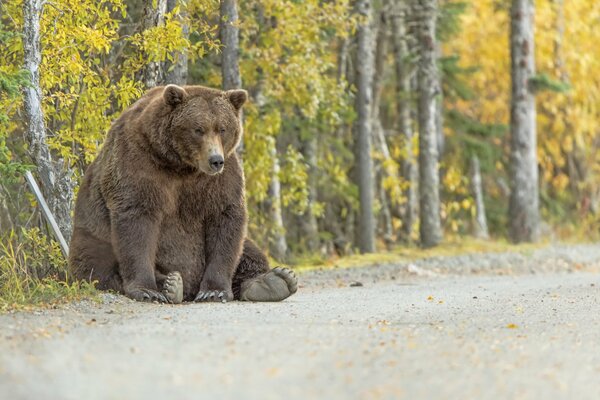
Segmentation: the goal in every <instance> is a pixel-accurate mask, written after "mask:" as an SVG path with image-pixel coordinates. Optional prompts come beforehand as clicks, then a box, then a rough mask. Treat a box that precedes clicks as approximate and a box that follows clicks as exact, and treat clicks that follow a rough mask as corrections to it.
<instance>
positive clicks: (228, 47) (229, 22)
mask: <svg viewBox="0 0 600 400" xmlns="http://www.w3.org/2000/svg"><path fill="white" fill-rule="evenodd" d="M238 23H239V18H238V10H237V1H236V0H221V25H220V32H221V44H222V45H223V50H222V52H221V74H222V75H223V90H229V89H239V88H241V87H242V76H241V75H240V65H239V53H240V38H239V35H240V32H239V28H238Z"/></svg>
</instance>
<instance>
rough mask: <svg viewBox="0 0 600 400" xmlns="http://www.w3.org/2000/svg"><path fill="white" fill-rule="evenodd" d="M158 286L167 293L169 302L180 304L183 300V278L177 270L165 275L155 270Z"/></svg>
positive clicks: (163, 292)
mask: <svg viewBox="0 0 600 400" xmlns="http://www.w3.org/2000/svg"><path fill="white" fill-rule="evenodd" d="M154 274H155V276H156V286H158V288H159V290H160V291H161V292H162V294H164V295H165V297H166V298H167V300H168V301H169V303H172V304H180V303H181V302H182V301H183V279H182V278H181V274H180V273H179V272H177V271H173V272H169V273H168V274H167V275H163V274H161V273H160V272H158V271H155V273H154Z"/></svg>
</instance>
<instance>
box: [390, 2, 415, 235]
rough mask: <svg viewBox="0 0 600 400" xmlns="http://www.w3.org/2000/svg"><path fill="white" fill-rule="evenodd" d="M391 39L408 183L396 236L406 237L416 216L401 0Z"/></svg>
mask: <svg viewBox="0 0 600 400" xmlns="http://www.w3.org/2000/svg"><path fill="white" fill-rule="evenodd" d="M392 10H393V13H392V21H391V22H392V38H393V39H392V40H393V44H394V59H395V62H394V64H395V67H396V82H397V84H396V98H397V104H398V116H399V128H400V132H401V134H402V137H403V143H404V159H403V160H402V177H403V178H404V180H406V182H407V183H408V187H407V188H406V192H405V196H406V207H405V209H404V213H403V215H402V229H401V232H400V234H399V235H398V238H399V239H402V240H406V241H410V238H411V237H412V233H413V230H414V225H415V221H416V220H417V185H418V183H417V165H416V157H415V154H414V151H413V136H414V132H413V120H412V117H411V110H412V108H413V107H412V101H411V99H410V95H411V93H412V88H411V79H412V77H411V73H410V65H409V64H408V56H409V50H408V30H407V29H406V26H407V14H408V10H409V9H408V6H407V4H406V2H405V1H398V2H396V3H395V5H394V8H393V9H392Z"/></svg>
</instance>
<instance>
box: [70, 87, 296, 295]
mask: <svg viewBox="0 0 600 400" xmlns="http://www.w3.org/2000/svg"><path fill="white" fill-rule="evenodd" d="M247 96H248V95H247V92H246V91H244V90H229V91H226V92H223V91H221V90H216V89H210V88H206V87H202V86H185V87H180V86H176V85H168V86H166V87H156V88H153V89H152V90H150V91H148V92H147V93H146V94H145V95H144V96H143V97H142V98H140V99H139V100H138V101H137V102H136V103H135V104H133V105H132V106H131V107H129V108H128V109H127V110H125V111H124V112H123V114H122V115H121V116H120V117H119V118H118V119H117V120H116V121H115V122H114V123H113V125H112V126H111V128H110V130H109V132H108V136H107V138H106V142H105V143H104V146H103V147H102V149H101V150H100V152H99V154H98V157H97V158H96V160H95V161H94V162H93V163H92V164H91V165H90V166H89V167H88V168H87V170H86V172H85V176H84V178H83V182H82V184H81V187H80V189H79V193H78V196H77V202H76V206H75V219H74V231H73V236H72V239H71V246H70V254H69V268H70V272H71V274H72V276H73V277H74V278H76V279H79V280H89V281H97V287H98V288H99V289H103V290H108V289H111V290H115V291H118V292H121V293H123V294H125V295H126V296H129V297H131V298H133V299H135V300H140V301H159V302H170V303H180V302H182V301H184V300H185V301H223V302H225V301H230V300H233V299H239V300H248V301H280V300H283V299H285V298H287V297H288V296H290V295H292V294H293V293H295V292H296V289H297V280H296V277H295V276H294V273H293V272H292V271H291V270H289V269H286V268H275V269H270V268H269V265H268V261H267V258H266V257H265V255H264V254H263V253H262V252H261V251H260V250H259V249H258V248H257V247H256V245H255V244H254V243H253V242H251V241H250V240H248V239H247V238H246V227H247V214H246V204H245V199H244V175H243V172H242V168H241V165H240V161H239V159H238V156H237V154H236V147H237V146H238V144H239V142H240V138H241V136H242V126H241V123H240V110H241V108H242V105H243V104H244V103H245V102H246V100H247Z"/></svg>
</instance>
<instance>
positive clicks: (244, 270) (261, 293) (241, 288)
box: [232, 239, 298, 301]
mask: <svg viewBox="0 0 600 400" xmlns="http://www.w3.org/2000/svg"><path fill="white" fill-rule="evenodd" d="M232 288H233V295H234V298H235V299H237V300H244V301H281V300H283V299H285V298H287V297H289V296H291V295H292V294H294V293H296V290H298V280H297V279H296V276H295V275H294V272H293V271H292V270H290V269H287V268H274V269H270V268H269V261H268V260H267V257H266V256H265V255H264V254H263V252H262V251H261V250H260V249H259V248H258V247H257V246H256V245H255V244H254V242H252V241H251V240H249V239H246V240H245V242H244V251H243V253H242V257H241V258H240V262H239V264H238V267H237V270H236V272H235V275H234V276H233V285H232Z"/></svg>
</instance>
